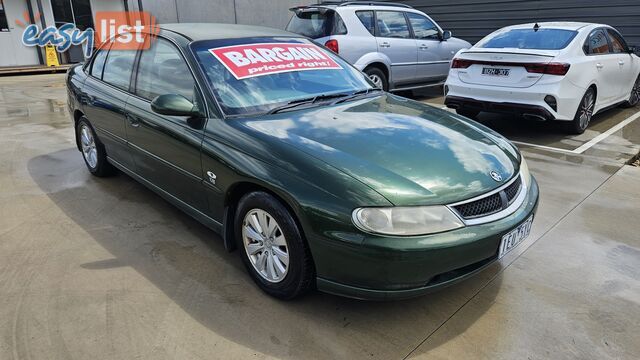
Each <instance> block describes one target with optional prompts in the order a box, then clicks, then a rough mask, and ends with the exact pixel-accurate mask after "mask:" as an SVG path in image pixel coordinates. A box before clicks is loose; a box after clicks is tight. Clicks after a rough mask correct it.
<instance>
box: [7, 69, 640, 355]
mask: <svg viewBox="0 0 640 360" xmlns="http://www.w3.org/2000/svg"><path fill="white" fill-rule="evenodd" d="M0 87H1V91H0V150H1V151H0V359H87V358H93V359H129V358H144V359H147V358H149V359H211V358H292V359H298V358H323V359H324V358H326V359H336V358H348V359H360V358H362V359H364V358H367V359H371V358H374V359H401V358H405V357H411V358H413V357H419V358H423V357H424V358H438V359H449V358H451V359H459V358H487V359H489V358H492V359H495V358H499V359H514V358H531V359H548V358H552V359H561V358H581V359H622V358H628V359H636V358H638V357H640V348H639V345H638V344H639V343H638V341H637V334H638V331H639V330H640V325H639V324H640V293H639V290H638V289H640V286H639V285H640V276H639V274H638V269H640V237H638V235H637V231H635V230H634V226H633V224H635V223H637V220H638V219H640V209H639V208H638V206H637V204H638V203H639V202H638V200H640V199H639V198H640V186H638V185H639V184H640V170H639V169H637V168H631V167H622V165H621V161H620V160H619V158H622V157H624V155H620V154H617V155H611V154H612V152H609V151H607V150H601V151H602V152H600V153H595V154H593V153H584V154H574V153H566V152H558V151H550V150H546V149H542V148H536V147H531V146H525V147H523V153H524V154H525V157H526V158H527V159H528V162H529V167H530V168H531V171H532V173H533V174H534V175H535V176H536V178H537V179H538V181H539V183H540V187H541V190H542V194H541V202H540V207H539V211H538V214H537V218H536V220H535V221H534V226H533V229H532V233H531V236H530V237H529V238H528V239H527V240H526V241H525V242H524V243H523V244H521V245H520V246H519V247H518V248H516V249H515V250H514V251H513V252H511V253H510V254H508V255H507V256H506V257H505V258H503V259H502V260H501V261H500V262H498V263H496V264H494V265H492V266H490V267H489V268H488V269H486V270H485V271H483V272H481V273H480V274H478V275H477V276H475V277H473V278H471V279H470V280H468V281H465V282H463V283H460V284H458V285H456V286H453V287H451V288H447V289H444V290H443V291H440V292H438V293H435V294H431V295H428V296H425V297H421V298H418V299H413V300H409V301H402V302H390V303H375V302H362V301H355V300H350V299H344V298H340V297H336V296H331V295H326V294H321V293H313V294H310V295H309V296H306V297H304V298H302V299H299V300H297V301H292V302H282V301H277V300H274V299H272V298H269V297H268V296H266V295H264V294H263V293H261V292H260V290H258V289H257V288H256V286H254V284H253V282H252V281H251V280H250V278H249V277H248V275H247V274H246V273H245V270H244V268H243V267H242V264H241V262H240V259H239V257H238V256H237V254H236V253H227V252H226V251H225V250H224V247H223V244H222V242H221V240H220V238H219V237H218V236H217V235H215V234H214V233H212V232H211V231H209V230H208V229H206V228H205V227H204V226H202V225H200V224H199V223H198V222H196V221H195V220H193V219H191V218H190V217H188V216H187V215H185V214H183V213H181V212H180V211H179V210H177V209H176V208H174V207H173V206H171V205H170V204H168V203H166V202H165V201H163V200H162V199H161V198H160V197H158V196H157V195H155V194H154V193H152V192H151V191H149V190H147V189H146V188H144V187H143V186H142V185H139V184H138V183H136V182H135V181H133V180H132V179H131V178H129V177H127V176H125V175H122V174H120V175H117V176H115V177H112V178H108V179H98V178H95V177H92V176H90V175H89V173H88V172H87V171H86V169H85V167H84V164H83V162H82V159H81V155H80V153H79V152H78V151H77V150H76V149H75V147H74V142H73V131H72V128H71V123H70V119H69V116H68V114H67V113H66V108H65V106H66V104H65V96H66V93H65V89H64V86H63V76H61V75H39V76H29V77H11V78H0ZM604 121H606V120H604ZM596 126H597V125H596ZM639 128H640V125H639V124H638V123H636V122H632V123H630V124H629V125H628V126H627V127H625V128H623V129H622V131H621V135H620V136H619V137H620V139H622V140H626V141H628V142H629V143H632V145H633V144H638V142H637V141H636V140H634V139H635V138H633V137H634V136H637V134H638V129H639ZM602 131H606V130H602ZM541 133H542V135H541V136H544V132H542V131H541ZM625 134H630V135H629V136H628V137H625V136H626V135H625ZM555 135H558V134H555ZM529 136H530V137H529V138H528V139H529V140H530V141H534V140H536V139H535V137H534V136H533V135H529ZM616 136H618V135H616ZM558 139H559V140H558V141H559V142H562V141H564V140H563V139H561V138H558ZM597 146H599V144H598V145H597ZM620 146H621V147H623V148H626V146H627V145H620ZM595 148H596V146H594V147H593V148H591V149H590V150H595ZM634 219H635V220H634ZM636 228H637V227H636Z"/></svg>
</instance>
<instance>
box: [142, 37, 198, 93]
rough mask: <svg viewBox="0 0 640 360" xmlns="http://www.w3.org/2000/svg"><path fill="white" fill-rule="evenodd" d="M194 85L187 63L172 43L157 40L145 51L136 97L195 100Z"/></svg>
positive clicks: (143, 52)
mask: <svg viewBox="0 0 640 360" xmlns="http://www.w3.org/2000/svg"><path fill="white" fill-rule="evenodd" d="M194 89H195V81H194V79H193V76H192V75H191V71H189V67H188V66H187V63H186V62H185V60H184V59H183V58H182V55H181V54H180V53H179V52H178V49H176V48H175V47H174V46H173V45H172V44H171V43H170V42H169V41H167V40H164V39H160V38H158V39H156V40H155V41H152V42H151V47H150V48H149V49H147V50H143V51H142V55H141V56H140V65H138V76H137V80H136V91H135V93H136V94H137V95H138V96H140V97H143V98H145V99H147V100H153V99H155V98H156V97H157V96H160V95H165V94H178V95H182V96H184V97H186V98H187V99H189V100H190V101H193V100H194V97H193V95H194Z"/></svg>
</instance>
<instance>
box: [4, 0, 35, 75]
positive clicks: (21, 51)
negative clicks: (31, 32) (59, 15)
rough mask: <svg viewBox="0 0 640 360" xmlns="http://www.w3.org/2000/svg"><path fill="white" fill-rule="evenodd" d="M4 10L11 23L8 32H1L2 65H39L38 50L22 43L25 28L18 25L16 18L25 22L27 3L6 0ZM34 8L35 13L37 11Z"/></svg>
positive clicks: (20, 0)
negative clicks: (23, 14)
mask: <svg viewBox="0 0 640 360" xmlns="http://www.w3.org/2000/svg"><path fill="white" fill-rule="evenodd" d="M2 3H3V6H4V11H5V13H6V16H7V22H8V23H9V31H8V32H4V31H2V32H0V49H2V51H0V66H17V65H38V64H39V61H38V53H37V52H36V51H37V50H36V49H35V48H32V47H26V46H24V45H22V32H23V30H24V28H22V27H20V26H18V25H16V19H20V21H22V22H23V23H25V20H24V19H22V13H23V12H25V11H27V4H26V2H25V1H23V0H4V1H3V2H2ZM35 11H36V10H35V9H34V13H35Z"/></svg>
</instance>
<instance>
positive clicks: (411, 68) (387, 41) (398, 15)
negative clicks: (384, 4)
mask: <svg viewBox="0 0 640 360" xmlns="http://www.w3.org/2000/svg"><path fill="white" fill-rule="evenodd" d="M376 22H377V32H376V35H377V36H376V40H377V42H378V51H379V52H380V53H382V54H384V55H386V56H387V57H388V58H389V60H390V61H391V79H389V82H390V83H393V84H401V83H407V82H413V81H414V80H415V79H414V78H415V75H416V62H417V60H418V54H417V49H416V41H415V40H414V39H412V38H411V33H410V31H409V25H408V24H407V19H406V18H405V16H404V13H403V12H400V11H376Z"/></svg>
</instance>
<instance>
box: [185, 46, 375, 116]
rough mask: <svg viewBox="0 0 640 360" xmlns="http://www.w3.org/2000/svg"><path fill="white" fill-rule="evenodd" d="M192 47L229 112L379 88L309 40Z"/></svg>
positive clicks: (244, 112)
mask: <svg viewBox="0 0 640 360" xmlns="http://www.w3.org/2000/svg"><path fill="white" fill-rule="evenodd" d="M191 48H192V50H193V51H194V53H195V54H196V58H197V59H198V62H199V63H200V66H201V67H202V69H203V70H204V73H205V75H206V77H207V80H208V81H209V83H210V85H211V89H212V91H213V93H214V96H215V97H216V99H217V101H218V103H219V104H220V106H221V107H222V110H223V111H224V113H225V114H226V115H245V116H247V115H256V114H261V113H266V112H269V111H271V110H273V109H275V108H277V107H279V106H282V105H285V104H288V103H291V102H296V101H301V100H304V99H312V98H317V99H320V98H328V97H329V96H330V95H332V94H347V95H348V94H353V93H355V92H358V91H363V90H367V89H371V88H373V86H372V85H371V84H370V82H369V81H368V80H367V78H366V76H365V75H364V74H362V73H361V72H359V71H358V70H356V69H355V68H353V67H352V66H351V65H349V64H348V63H347V62H345V61H344V60H342V59H340V58H339V57H338V56H335V54H333V53H332V52H331V51H328V50H325V49H323V48H321V47H319V46H318V45H316V44H314V43H312V42H311V41H309V40H306V39H300V38H243V39H225V40H206V41H197V42H194V43H192V44H191Z"/></svg>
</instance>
